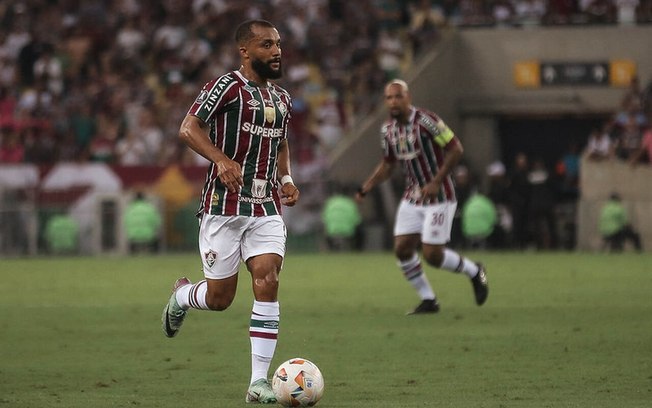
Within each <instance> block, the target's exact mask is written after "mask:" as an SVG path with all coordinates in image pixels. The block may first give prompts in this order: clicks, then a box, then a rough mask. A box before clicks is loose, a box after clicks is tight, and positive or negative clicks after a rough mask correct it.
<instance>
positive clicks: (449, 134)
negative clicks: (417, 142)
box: [419, 111, 455, 147]
mask: <svg viewBox="0 0 652 408" xmlns="http://www.w3.org/2000/svg"><path fill="white" fill-rule="evenodd" d="M419 124H420V125H421V126H423V127H424V128H425V129H426V131H428V133H430V134H431V135H432V138H433V140H434V141H435V143H437V144H438V145H439V146H440V147H444V146H446V145H447V144H448V143H450V141H451V140H453V138H454V137H455V133H453V131H452V130H451V129H450V128H449V127H448V126H447V125H446V123H444V121H443V120H441V119H440V118H439V117H438V116H437V115H435V114H434V113H431V112H425V111H422V112H420V117H419Z"/></svg>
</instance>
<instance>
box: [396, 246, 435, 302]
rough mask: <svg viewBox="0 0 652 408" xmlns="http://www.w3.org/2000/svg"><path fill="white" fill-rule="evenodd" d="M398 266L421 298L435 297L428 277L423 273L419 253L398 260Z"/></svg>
mask: <svg viewBox="0 0 652 408" xmlns="http://www.w3.org/2000/svg"><path fill="white" fill-rule="evenodd" d="M398 266H399V267H400V268H401V270H402V271H403V276H405V279H407V281H408V282H409V283H410V285H412V287H413V288H414V289H415V290H416V291H417V293H418V294H419V296H420V297H421V300H425V299H434V298H435V292H434V291H433V290H432V287H431V286H430V282H429V281H428V277H427V276H426V274H425V273H423V268H422V267H421V260H420V259H419V255H417V254H414V256H413V257H412V258H411V259H409V260H407V261H399V262H398Z"/></svg>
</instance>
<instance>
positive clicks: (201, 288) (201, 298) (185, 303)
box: [176, 280, 210, 310]
mask: <svg viewBox="0 0 652 408" xmlns="http://www.w3.org/2000/svg"><path fill="white" fill-rule="evenodd" d="M207 291H208V284H207V283H206V280H201V281H199V282H197V283H195V284H192V285H185V286H182V287H180V288H179V289H177V292H176V296H177V302H178V303H179V306H181V308H182V309H183V310H188V309H190V308H193V309H200V310H210V309H209V308H208V306H207V305H206V292H207Z"/></svg>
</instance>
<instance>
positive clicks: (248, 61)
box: [162, 20, 299, 404]
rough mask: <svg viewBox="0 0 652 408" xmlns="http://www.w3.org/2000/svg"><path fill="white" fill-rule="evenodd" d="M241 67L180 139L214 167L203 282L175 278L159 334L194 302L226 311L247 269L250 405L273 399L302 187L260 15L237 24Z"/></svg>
mask: <svg viewBox="0 0 652 408" xmlns="http://www.w3.org/2000/svg"><path fill="white" fill-rule="evenodd" d="M236 42H237V45H238V47H239V51H240V59H241V63H242V65H241V67H240V69H238V70H236V71H233V72H229V73H227V74H225V75H222V76H221V77H219V78H216V79H214V80H212V81H210V82H208V83H207V84H206V85H205V86H204V88H203V89H202V90H201V92H200V94H199V96H198V97H197V99H196V100H195V102H194V104H193V105H192V106H191V107H190V110H189V111H188V114H187V115H186V117H185V119H184V120H183V123H182V124H181V128H180V131H179V136H180V138H181V140H183V141H184V142H185V143H186V144H187V145H188V146H189V147H190V148H192V149H193V150H194V151H196V152H197V153H199V154H201V155H202V156H204V157H205V158H207V159H208V160H209V161H210V162H211V164H210V166H209V169H208V173H207V176H206V183H205V185H204V188H203V191H202V194H201V204H200V209H199V212H198V217H199V218H200V220H201V221H200V230H199V249H200V254H201V257H202V263H203V271H204V277H205V279H203V280H201V281H199V282H197V283H195V284H192V283H191V282H190V281H189V280H188V279H187V278H181V279H179V280H177V282H176V283H175V285H174V290H173V293H172V295H171V297H170V299H169V301H168V304H167V305H166V307H165V310H164V311H163V316H162V320H163V331H164V333H165V335H166V336H168V337H173V336H175V335H176V334H177V333H178V331H179V329H180V328H181V324H182V323H183V320H184V318H185V316H186V313H187V310H188V309H190V308H193V309H201V310H217V311H221V310H225V309H226V308H228V307H229V306H230V305H231V302H233V299H234V297H235V294H236V287H237V283H238V269H239V265H240V261H244V263H245V264H246V266H247V269H248V270H249V272H250V273H251V277H252V283H253V285H252V286H253V292H254V304H253V309H252V313H251V320H250V326H249V338H250V343H251V361H252V366H251V381H250V385H249V389H248V390H247V394H246V397H245V401H246V402H248V403H250V402H252V403H264V404H268V403H275V402H276V399H275V397H274V393H273V392H272V389H271V386H270V383H269V381H268V379H267V374H268V371H269V366H270V363H271V360H272V357H273V356H274V351H275V349H276V340H277V336H278V330H279V315H280V312H279V303H278V299H277V294H278V281H279V279H278V278H279V273H280V271H281V266H282V263H283V257H284V256H285V240H286V230H285V224H284V222H283V219H282V218H281V205H282V204H283V205H287V206H293V205H294V204H295V203H296V202H297V200H298V199H299V190H298V189H297V187H296V186H295V185H294V182H293V181H292V177H291V176H290V156H289V148H288V142H287V129H288V121H289V120H290V112H291V109H292V102H291V99H290V95H289V94H288V93H287V91H285V90H284V89H283V88H281V87H279V86H278V85H276V84H274V83H272V82H270V81H269V80H270V79H278V78H280V77H281V74H282V71H281V40H280V36H279V33H278V31H277V30H276V28H275V27H274V26H273V25H272V24H271V23H269V22H267V21H264V20H252V21H247V22H244V23H242V24H241V25H240V26H239V27H238V29H237V31H236Z"/></svg>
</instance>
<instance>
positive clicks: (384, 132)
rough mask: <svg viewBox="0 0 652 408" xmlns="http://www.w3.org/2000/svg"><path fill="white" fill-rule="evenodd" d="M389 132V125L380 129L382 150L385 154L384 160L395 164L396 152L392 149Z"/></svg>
mask: <svg viewBox="0 0 652 408" xmlns="http://www.w3.org/2000/svg"><path fill="white" fill-rule="evenodd" d="M388 132H389V124H387V123H385V124H384V125H383V126H382V127H381V128H380V148H381V150H382V152H383V159H384V160H386V161H389V162H393V161H394V160H396V157H395V156H394V151H393V150H392V147H391V146H390V144H389V140H388Z"/></svg>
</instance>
